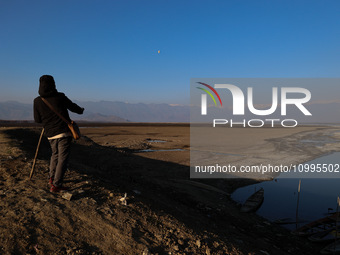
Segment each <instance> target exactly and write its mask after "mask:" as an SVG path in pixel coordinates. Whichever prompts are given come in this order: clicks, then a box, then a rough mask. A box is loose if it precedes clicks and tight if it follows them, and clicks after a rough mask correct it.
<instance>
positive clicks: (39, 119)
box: [33, 99, 42, 123]
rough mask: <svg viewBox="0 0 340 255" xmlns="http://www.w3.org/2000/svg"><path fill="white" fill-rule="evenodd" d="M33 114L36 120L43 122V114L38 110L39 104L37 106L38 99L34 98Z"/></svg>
mask: <svg viewBox="0 0 340 255" xmlns="http://www.w3.org/2000/svg"><path fill="white" fill-rule="evenodd" d="M33 115H34V121H35V122H36V123H41V122H42V120H41V115H40V113H39V111H38V106H37V99H35V100H34V103H33Z"/></svg>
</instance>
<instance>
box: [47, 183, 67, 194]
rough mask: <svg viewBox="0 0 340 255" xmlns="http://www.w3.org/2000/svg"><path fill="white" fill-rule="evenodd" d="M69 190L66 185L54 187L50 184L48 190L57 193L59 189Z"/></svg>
mask: <svg viewBox="0 0 340 255" xmlns="http://www.w3.org/2000/svg"><path fill="white" fill-rule="evenodd" d="M64 190H69V188H68V187H56V186H54V185H53V184H52V186H51V189H50V191H51V192H53V193H58V192H60V191H64Z"/></svg>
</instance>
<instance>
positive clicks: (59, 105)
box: [33, 75, 84, 137]
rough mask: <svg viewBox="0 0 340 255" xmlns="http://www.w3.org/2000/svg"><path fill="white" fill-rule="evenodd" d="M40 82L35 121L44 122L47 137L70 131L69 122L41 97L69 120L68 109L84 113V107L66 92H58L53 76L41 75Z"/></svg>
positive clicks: (35, 107) (35, 102)
mask: <svg viewBox="0 0 340 255" xmlns="http://www.w3.org/2000/svg"><path fill="white" fill-rule="evenodd" d="M39 83H40V84H39V95H40V96H39V97H37V98H35V99H34V107H33V108H34V120H35V122H37V123H42V125H43V127H44V129H45V135H46V136H47V137H53V136H55V135H58V134H61V133H65V132H69V129H68V126H67V124H66V123H65V122H64V121H63V120H62V119H61V118H60V117H59V116H58V115H57V114H56V113H55V112H53V111H52V110H51V109H50V108H49V107H48V106H47V105H46V104H45V103H44V102H43V101H42V99H41V97H43V98H45V99H46V100H47V101H48V102H49V103H50V104H51V105H52V106H53V107H54V109H55V110H56V111H57V112H59V113H60V114H61V115H62V116H64V117H65V118H66V119H67V120H69V121H71V119H70V116H69V114H68V110H70V111H72V112H75V113H78V114H82V113H83V112H84V108H81V107H79V106H78V105H77V104H75V103H73V102H72V101H71V100H70V99H68V98H67V97H66V96H65V94H63V93H60V92H58V91H57V89H56V86H55V82H54V79H53V77H52V76H50V75H43V76H41V77H40V80H39Z"/></svg>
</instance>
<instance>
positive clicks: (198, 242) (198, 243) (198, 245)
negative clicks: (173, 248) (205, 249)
mask: <svg viewBox="0 0 340 255" xmlns="http://www.w3.org/2000/svg"><path fill="white" fill-rule="evenodd" d="M196 245H197V247H198V248H201V241H200V240H197V241H196Z"/></svg>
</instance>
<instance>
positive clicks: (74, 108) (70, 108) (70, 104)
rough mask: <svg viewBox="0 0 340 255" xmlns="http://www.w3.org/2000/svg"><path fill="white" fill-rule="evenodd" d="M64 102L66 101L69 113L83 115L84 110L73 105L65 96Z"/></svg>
mask: <svg viewBox="0 0 340 255" xmlns="http://www.w3.org/2000/svg"><path fill="white" fill-rule="evenodd" d="M65 101H66V107H67V109H69V110H70V111H71V112H75V113H78V114H83V112H84V110H85V109H84V108H82V107H80V106H79V105H77V104H76V103H73V102H72V101H71V100H70V99H68V97H67V96H65Z"/></svg>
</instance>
